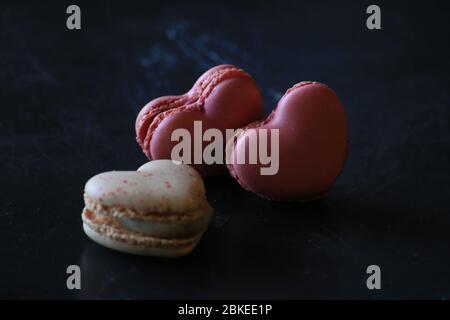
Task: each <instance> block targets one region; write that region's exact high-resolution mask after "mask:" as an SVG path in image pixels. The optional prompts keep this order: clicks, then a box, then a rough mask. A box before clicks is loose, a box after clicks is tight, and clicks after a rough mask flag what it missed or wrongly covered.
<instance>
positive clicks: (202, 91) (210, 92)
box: [136, 65, 263, 176]
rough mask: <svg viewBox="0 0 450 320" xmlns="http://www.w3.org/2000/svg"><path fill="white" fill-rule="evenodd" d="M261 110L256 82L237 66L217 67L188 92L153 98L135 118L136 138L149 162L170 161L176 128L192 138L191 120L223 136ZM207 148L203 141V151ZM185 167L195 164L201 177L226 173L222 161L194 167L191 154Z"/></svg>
mask: <svg viewBox="0 0 450 320" xmlns="http://www.w3.org/2000/svg"><path fill="white" fill-rule="evenodd" d="M262 111H263V100H262V97H261V94H260V91H259V89H258V86H257V85H256V82H255V80H254V79H253V78H252V77H251V76H250V75H249V74H248V73H246V72H245V71H243V70H242V69H239V68H238V67H236V66H233V65H219V66H216V67H214V68H212V69H210V70H208V71H206V72H205V73H204V74H203V75H202V76H201V77H200V78H199V79H198V80H197V81H196V82H195V84H194V85H193V87H192V88H191V89H190V90H189V91H188V92H187V93H185V94H183V95H179V96H164V97H160V98H156V99H154V100H152V101H150V102H149V103H148V104H147V105H146V106H144V107H143V109H142V110H141V111H140V112H139V114H138V116H137V119H136V139H137V141H138V143H139V145H140V146H141V148H142V150H143V151H144V153H145V154H146V156H147V157H148V158H149V159H151V160H152V159H171V158H172V157H171V152H172V150H173V148H174V147H175V145H176V144H177V143H178V142H177V141H173V139H172V133H173V132H174V130H175V129H179V128H183V129H186V130H188V131H189V132H190V133H191V135H192V136H194V121H201V122H202V130H203V132H205V131H206V130H208V129H209V128H216V129H219V130H220V131H221V132H222V133H223V134H224V136H225V130H226V129H235V128H241V127H244V126H246V125H248V124H249V123H251V122H253V121H256V120H258V119H260V118H261V117H262ZM203 132H202V133H203ZM225 142H226V141H225V140H224V144H225ZM206 145H207V143H206V142H202V148H203V149H204V148H205V147H206ZM192 149H193V150H194V142H192ZM188 164H194V167H195V169H197V170H198V171H199V172H200V173H201V174H202V175H203V176H210V175H216V174H218V173H221V172H224V171H226V170H224V169H225V165H224V162H223V163H221V164H216V163H215V164H206V163H204V162H202V163H197V164H195V163H194V155H193V154H192V158H191V161H190V163H188Z"/></svg>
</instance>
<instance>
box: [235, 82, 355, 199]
mask: <svg viewBox="0 0 450 320" xmlns="http://www.w3.org/2000/svg"><path fill="white" fill-rule="evenodd" d="M261 129H266V130H267V131H266V132H267V134H268V139H267V140H268V141H271V142H270V143H273V142H272V140H271V134H272V131H271V129H278V130H279V131H278V134H279V143H278V147H279V152H278V155H274V154H272V155H271V156H272V158H273V159H272V160H274V159H275V157H276V156H278V160H279V161H278V165H277V168H278V171H277V172H276V173H275V174H272V175H263V174H261V168H263V167H265V166H266V165H264V164H262V163H261V161H260V160H259V159H258V161H257V162H256V164H251V163H249V161H246V162H245V164H239V163H238V160H237V155H239V154H248V152H249V143H248V141H251V139H250V136H249V135H250V132H257V133H259V132H260V131H261ZM256 137H257V139H256V141H259V140H260V138H259V135H256ZM347 142H348V129H347V120H346V114H345V111H344V107H343V105H342V103H341V101H340V100H339V98H338V96H337V95H336V94H335V92H334V91H333V90H331V89H330V88H329V87H327V86H326V85H324V84H321V83H318V82H301V83H298V84H296V85H295V86H293V87H292V88H290V89H289V90H287V92H286V93H285V95H284V96H283V97H282V98H281V100H280V101H279V103H278V105H277V107H276V109H275V110H274V111H273V112H272V113H271V114H270V115H269V116H268V117H267V118H266V119H265V120H261V121H257V122H254V123H252V124H250V125H249V126H247V127H246V128H245V129H244V130H243V133H242V134H240V135H237V136H236V138H235V140H234V141H232V140H230V142H229V143H230V145H229V146H228V147H229V148H230V150H231V151H230V160H229V162H231V163H230V164H228V165H227V166H228V169H229V171H230V173H231V175H232V176H233V177H234V178H236V179H237V181H238V182H239V183H240V184H241V185H242V186H243V187H244V188H246V189H247V190H250V191H253V192H255V193H256V194H258V195H260V196H262V197H265V198H268V199H273V200H285V201H308V200H314V199H317V198H320V197H322V196H323V195H324V194H325V193H326V192H327V191H328V190H329V189H330V188H331V187H332V185H333V184H334V182H335V180H336V178H337V177H338V175H339V174H340V173H341V171H342V168H343V165H344V162H345V160H346V157H347V145H348V143H347ZM270 149H272V151H273V152H276V151H277V148H271V147H270V145H269V150H270Z"/></svg>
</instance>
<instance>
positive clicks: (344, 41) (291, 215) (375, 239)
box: [0, 1, 450, 299]
mask: <svg viewBox="0 0 450 320" xmlns="http://www.w3.org/2000/svg"><path fill="white" fill-rule="evenodd" d="M69 4H70V3H65V2H64V1H58V2H54V3H45V2H39V3H38V2H31V1H30V2H29V3H28V4H27V3H25V2H22V3H20V4H17V3H16V4H8V3H4V2H3V1H2V4H1V5H0V98H1V102H0V105H1V107H0V148H1V149H0V151H1V152H0V167H1V170H2V174H1V180H0V203H1V208H0V253H1V263H0V297H9V298H127V299H128V298H255V299H257V298H370V299H372V298H374V299H376V298H433V299H446V298H450V254H449V247H450V205H449V197H450V187H449V185H450V93H449V89H450V76H449V71H450V63H449V57H450V49H449V40H448V39H449V32H448V31H449V29H450V28H449V26H448V5H447V7H446V6H445V2H432V1H426V2H420V3H417V4H414V3H413V2H411V1H408V2H407V1H402V2H396V3H393V2H392V1H390V2H386V3H384V2H378V4H379V5H380V7H381V10H382V30H378V31H370V30H368V29H367V28H366V18H367V14H366V8H367V6H368V5H369V4H371V3H370V2H367V1H360V2H357V1H352V2H348V3H340V4H338V3H337V2H331V1H330V2H315V1H293V2H280V1H276V2H273V3H268V4H264V5H263V4H261V3H260V4H258V3H253V4H251V3H244V2H243V1H228V2H227V3H224V4H218V3H208V2H204V3H197V4H187V3H186V2H184V1H180V2H174V3H167V2H165V3H164V4H163V3H159V4H157V3H150V2H133V1H117V2H114V3H112V2H111V3H110V2H97V1H96V2H95V5H94V1H91V2H90V3H89V2H78V4H79V5H80V7H81V10H82V30H80V31H69V30H67V29H66V18H67V15H66V7H67V5H69ZM222 63H232V64H236V65H238V66H240V67H242V68H244V69H245V70H247V71H248V72H249V73H251V74H252V75H253V76H254V78H255V79H256V80H257V82H258V84H259V85H260V87H261V89H262V91H263V96H264V99H265V110H266V112H269V111H270V110H271V109H272V108H273V106H275V104H276V102H277V100H278V99H279V97H280V96H281V95H282V94H283V93H284V91H285V90H286V89H287V88H289V87H290V86H292V85H293V84H294V83H296V82H299V81H302V80H317V81H321V82H324V83H326V84H328V85H329V86H331V87H332V88H334V89H335V90H336V92H337V93H338V95H339V96H340V98H341V100H342V101H343V103H344V105H345V107H346V111H347V113H348V120H349V126H350V153H349V158H348V161H347V163H346V166H345V169H344V171H343V174H342V175H341V176H340V178H339V179H338V181H337V183H336V185H335V187H334V188H333V189H332V191H331V193H330V194H329V195H328V196H327V197H326V198H325V199H323V200H321V201H317V202H313V203H310V204H297V203H276V202H270V201H266V200H263V199H260V198H258V197H257V196H255V195H253V194H251V193H249V192H246V191H245V190H243V189H242V188H241V187H240V186H239V185H238V184H237V183H236V182H235V181H234V180H233V179H231V178H229V177H227V176H223V177H220V178H215V179H209V180H207V181H206V186H207V196H208V199H209V200H210V202H211V203H212V205H213V206H214V208H215V217H214V220H213V222H212V224H211V226H210V228H209V230H208V231H207V233H206V234H205V236H204V238H203V240H202V241H201V243H200V244H199V246H198V247H197V248H196V249H195V251H194V252H193V253H192V254H191V255H189V256H187V257H184V258H181V259H175V260H167V259H160V258H145V257H135V256H128V255H125V254H121V253H116V252H113V251H109V250H107V249H104V248H102V247H100V246H98V245H96V244H94V243H93V242H92V241H90V240H89V239H88V238H87V237H86V236H85V235H84V233H83V231H82V226H81V220H80V214H81V210H82V208H83V200H82V192H83V186H84V183H85V182H86V181H87V179H89V178H90V177H91V176H92V175H94V174H97V173H99V172H102V171H109V170H113V169H116V170H120V169H124V170H130V169H135V168H137V167H138V166H140V165H141V164H142V163H144V162H145V161H146V158H145V157H144V155H143V153H142V152H141V150H140V149H139V147H138V145H137V143H136V142H135V134H134V120H135V117H136V114H137V112H138V111H139V110H140V108H141V107H142V106H143V105H144V104H145V103H146V102H147V101H149V100H151V99H152V98H155V97H157V96H161V95H167V94H177V93H182V92H184V91H186V90H187V89H189V88H190V86H191V85H192V83H193V82H194V80H195V79H196V78H197V77H198V76H199V75H200V74H201V73H203V72H204V71H205V70H206V69H208V68H210V67H212V66H214V65H217V64H222ZM71 264H77V265H79V266H80V268H81V272H82V273H81V275H82V290H79V291H77V290H73V291H70V290H68V289H67V288H66V277H67V274H66V268H67V266H68V265H71ZM371 264H376V265H379V266H380V268H381V274H382V276H381V283H382V289H381V290H373V291H370V290H368V289H367V287H366V279H367V276H368V275H367V274H366V268H367V266H369V265H371Z"/></svg>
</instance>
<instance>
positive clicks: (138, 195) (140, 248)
mask: <svg viewBox="0 0 450 320" xmlns="http://www.w3.org/2000/svg"><path fill="white" fill-rule="evenodd" d="M84 201H85V208H84V210H83V214H82V220H83V228H84V231H85V233H86V234H87V235H88V236H89V237H90V238H91V239H92V240H94V241H95V242H97V243H99V244H101V245H103V246H105V247H108V248H111V249H114V250H118V251H122V252H126V253H132V254H141V255H154V256H165V257H176V256H181V255H185V254H187V253H189V252H190V251H192V249H193V248H194V247H195V246H196V244H197V243H198V241H199V240H200V238H201V236H202V234H203V232H204V231H205V230H206V228H207V226H208V224H209V221H210V220H211V217H212V212H213V210H212V208H211V206H210V205H209V204H208V202H207V200H206V197H205V189H204V185H203V180H202V178H201V176H200V175H199V174H198V173H197V172H196V171H195V170H194V169H193V168H192V167H190V166H188V165H183V164H180V165H177V164H174V163H173V162H172V161H171V160H155V161H151V162H149V163H146V164H145V165H143V166H141V167H140V168H139V169H138V171H110V172H104V173H101V174H98V175H96V176H94V177H92V178H91V179H89V181H88V182H87V183H86V186H85V189H84Z"/></svg>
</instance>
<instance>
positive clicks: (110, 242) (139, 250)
mask: <svg viewBox="0 0 450 320" xmlns="http://www.w3.org/2000/svg"><path fill="white" fill-rule="evenodd" d="M83 230H84V232H85V233H86V235H87V236H88V237H89V238H90V239H91V240H93V241H94V242H96V243H98V244H100V245H102V246H104V247H106V248H109V249H112V250H115V251H120V252H123V253H128V254H135V255H144V256H159V257H167V258H172V257H173V258H175V257H181V256H184V255H187V254H189V253H190V252H191V251H192V250H193V249H194V248H195V246H196V245H197V243H198V241H199V240H200V238H198V239H196V240H195V241H193V242H187V243H186V244H184V245H180V246H178V247H170V246H164V245H161V246H144V245H139V244H134V243H133V242H131V241H129V239H127V238H126V237H125V238H122V239H121V240H117V238H115V237H111V236H108V235H105V234H102V233H100V232H98V231H97V230H94V229H93V228H91V227H90V226H89V225H87V224H85V223H84V224H83Z"/></svg>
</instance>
